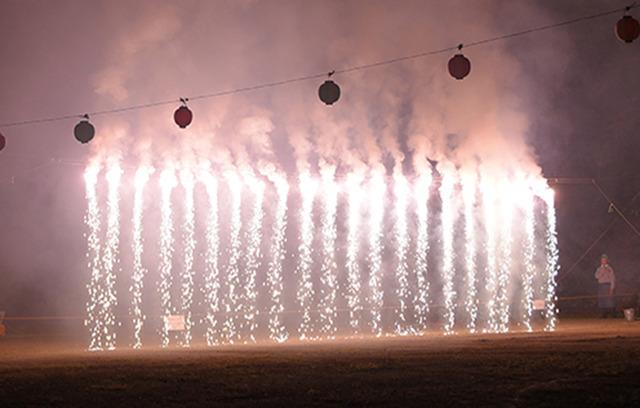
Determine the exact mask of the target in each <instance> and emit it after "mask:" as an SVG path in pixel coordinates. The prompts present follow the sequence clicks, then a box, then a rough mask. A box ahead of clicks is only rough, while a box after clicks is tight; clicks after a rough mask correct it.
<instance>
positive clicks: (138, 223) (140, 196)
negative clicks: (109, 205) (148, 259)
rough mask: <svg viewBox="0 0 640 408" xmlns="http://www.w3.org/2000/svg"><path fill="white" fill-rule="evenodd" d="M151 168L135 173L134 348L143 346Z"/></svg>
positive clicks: (132, 292)
mask: <svg viewBox="0 0 640 408" xmlns="http://www.w3.org/2000/svg"><path fill="white" fill-rule="evenodd" d="M150 175H151V168H150V167H147V166H141V167H139V168H138V170H137V171H136V175H135V183H134V184H135V192H134V196H133V217H132V219H131V223H132V224H133V276H132V283H131V289H130V291H131V313H132V314H133V348H135V349H139V348H141V347H142V338H141V333H142V325H143V324H144V320H145V316H144V314H143V312H142V288H143V286H144V275H145V273H146V269H145V268H144V267H143V265H142V251H143V243H142V213H143V210H144V188H145V186H146V184H147V182H148V181H149V176H150Z"/></svg>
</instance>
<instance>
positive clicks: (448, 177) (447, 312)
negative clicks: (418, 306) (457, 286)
mask: <svg viewBox="0 0 640 408" xmlns="http://www.w3.org/2000/svg"><path fill="white" fill-rule="evenodd" d="M454 185H455V179H454V176H453V175H452V174H448V173H443V174H442V184H441V185H440V199H441V200H442V292H443V295H444V316H443V317H444V326H443V329H444V333H445V334H452V333H453V326H454V324H455V307H456V305H455V296H456V293H455V291H454V287H453V279H454V276H455V267H454V263H453V261H454V259H453V258H454V252H453V226H454V214H455V208H454V202H453V189H454Z"/></svg>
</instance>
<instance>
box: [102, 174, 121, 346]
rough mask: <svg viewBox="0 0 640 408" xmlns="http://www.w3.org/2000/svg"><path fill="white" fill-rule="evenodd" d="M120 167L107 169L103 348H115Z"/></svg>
mask: <svg viewBox="0 0 640 408" xmlns="http://www.w3.org/2000/svg"><path fill="white" fill-rule="evenodd" d="M121 176H122V169H121V168H120V165H119V164H118V163H111V164H110V165H109V167H108V169H107V174H106V179H107V235H106V239H105V246H104V251H103V253H102V266H103V268H104V277H105V295H104V296H105V303H104V308H105V313H104V330H105V340H104V344H105V348H106V349H107V350H113V349H115V348H116V315H115V308H116V305H117V303H118V297H117V295H116V273H115V266H116V264H117V262H118V251H119V244H120V191H119V188H120V178H121Z"/></svg>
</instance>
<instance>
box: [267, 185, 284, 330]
mask: <svg viewBox="0 0 640 408" xmlns="http://www.w3.org/2000/svg"><path fill="white" fill-rule="evenodd" d="M272 178H273V181H274V183H275V186H276V192H277V194H278V203H277V205H276V212H275V221H274V223H273V227H272V228H273V234H272V239H271V254H270V261H269V270H268V272H267V284H268V287H269V293H270V294H271V304H270V305H269V337H270V338H271V339H272V340H274V341H276V342H278V343H282V342H284V341H286V340H287V338H288V337H289V335H288V333H287V330H286V328H285V326H284V322H283V319H282V312H283V311H284V306H283V304H282V302H283V299H282V295H283V292H284V287H283V277H282V262H283V261H284V257H285V247H284V244H285V235H284V234H285V228H286V226H287V197H288V194H289V184H287V180H286V179H285V178H284V177H282V176H273V177H272Z"/></svg>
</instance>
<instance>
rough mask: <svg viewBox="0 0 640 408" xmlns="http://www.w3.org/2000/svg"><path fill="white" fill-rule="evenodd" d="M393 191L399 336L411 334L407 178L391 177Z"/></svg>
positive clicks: (400, 176) (396, 331)
mask: <svg viewBox="0 0 640 408" xmlns="http://www.w3.org/2000/svg"><path fill="white" fill-rule="evenodd" d="M393 193H394V197H395V200H396V203H395V228H394V235H395V239H396V280H397V284H398V288H397V291H396V293H397V297H398V303H399V305H398V315H397V319H396V322H395V333H396V334H398V335H401V336H405V335H408V334H412V333H413V332H414V330H413V328H412V327H411V325H410V323H409V320H410V318H409V306H410V305H411V293H410V289H409V271H408V269H409V266H408V265H407V252H408V249H409V235H408V233H407V196H408V195H409V184H408V182H407V179H406V178H405V177H404V176H403V175H401V174H396V175H395V176H394V179H393Z"/></svg>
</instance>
